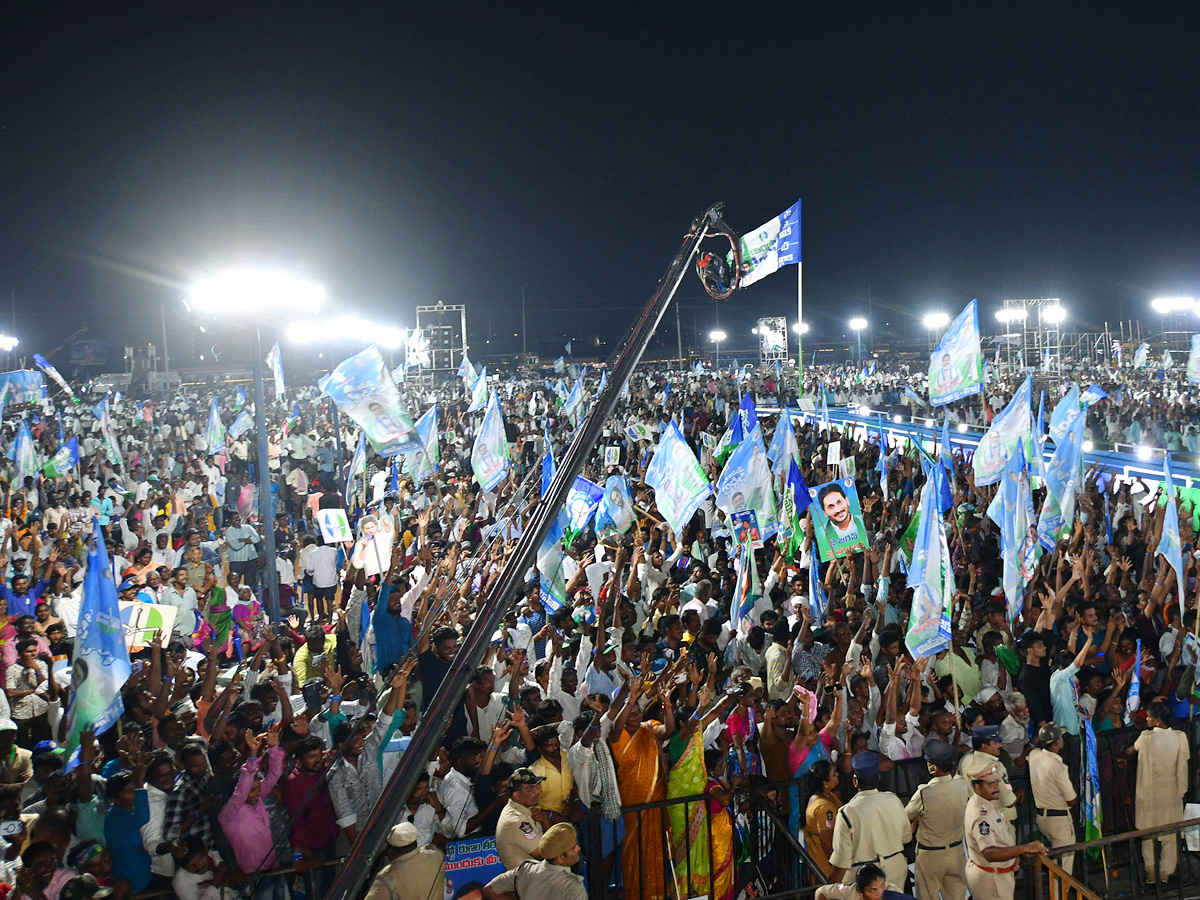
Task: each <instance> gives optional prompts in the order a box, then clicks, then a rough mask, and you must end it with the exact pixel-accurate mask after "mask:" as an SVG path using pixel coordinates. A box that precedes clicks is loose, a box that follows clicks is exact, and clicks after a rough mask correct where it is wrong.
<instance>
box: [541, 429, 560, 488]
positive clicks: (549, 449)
mask: <svg viewBox="0 0 1200 900" xmlns="http://www.w3.org/2000/svg"><path fill="white" fill-rule="evenodd" d="M542 440H543V441H544V442H545V444H546V453H545V455H543V456H542V496H543V497H545V496H546V492H547V491H549V490H550V482H551V481H553V480H554V472H555V470H556V469H557V468H558V466H557V465H556V464H555V462H554V444H552V443H551V442H550V429H549V428H547V429H546V431H545V434H544V435H543V437H542Z"/></svg>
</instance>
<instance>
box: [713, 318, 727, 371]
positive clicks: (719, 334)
mask: <svg viewBox="0 0 1200 900" xmlns="http://www.w3.org/2000/svg"><path fill="white" fill-rule="evenodd" d="M727 337H729V335H727V334H726V333H725V332H723V331H722V330H721V329H720V328H715V329H713V330H712V331H710V332H709V333H708V339H709V340H710V341H712V342H713V343H714V344H716V345H717V362H716V368H718V369H719V368H721V341H723V340H725V338H727Z"/></svg>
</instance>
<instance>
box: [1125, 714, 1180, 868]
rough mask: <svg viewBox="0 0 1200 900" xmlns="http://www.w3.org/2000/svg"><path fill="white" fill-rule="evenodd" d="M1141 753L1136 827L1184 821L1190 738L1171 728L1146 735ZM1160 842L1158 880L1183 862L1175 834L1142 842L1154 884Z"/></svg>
mask: <svg viewBox="0 0 1200 900" xmlns="http://www.w3.org/2000/svg"><path fill="white" fill-rule="evenodd" d="M1133 746H1134V749H1135V750H1137V756H1138V765H1137V792H1136V794H1135V795H1134V802H1135V810H1136V813H1135V815H1136V825H1137V827H1138V828H1139V829H1141V828H1154V827H1156V826H1159V825H1170V824H1171V823H1173V822H1180V821H1183V795H1184V794H1185V793H1187V777H1188V776H1187V764H1188V756H1189V755H1190V754H1189V752H1188V745H1187V736H1186V735H1185V734H1184V733H1183V732H1182V731H1175V730H1174V729H1171V728H1152V729H1150V730H1149V731H1145V732H1142V734H1141V735H1140V736H1139V737H1138V739H1137V740H1136V741H1135V742H1134V744H1133ZM1155 840H1157V841H1158V843H1159V862H1158V879H1157V880H1158V881H1166V880H1167V879H1168V878H1170V877H1171V876H1172V875H1174V874H1175V867H1176V865H1178V863H1179V859H1178V848H1177V846H1176V842H1175V835H1174V834H1173V833H1170V832H1168V833H1167V834H1164V835H1163V836H1162V837H1161V838H1148V839H1146V840H1144V841H1142V862H1143V863H1145V866H1146V878H1147V879H1148V880H1150V881H1154V880H1155V878H1154V841H1155Z"/></svg>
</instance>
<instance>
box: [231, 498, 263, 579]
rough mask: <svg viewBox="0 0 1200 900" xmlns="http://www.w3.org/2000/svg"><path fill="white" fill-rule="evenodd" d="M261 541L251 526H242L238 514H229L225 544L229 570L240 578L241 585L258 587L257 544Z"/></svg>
mask: <svg viewBox="0 0 1200 900" xmlns="http://www.w3.org/2000/svg"><path fill="white" fill-rule="evenodd" d="M260 540H262V539H261V538H260V537H259V535H258V532H257V531H256V530H255V529H254V526H252V525H243V524H242V517H241V515H240V514H239V513H236V512H233V513H230V514H229V527H228V528H226V529H225V543H226V544H228V545H229V570H230V571H231V572H236V573H237V574H238V575H240V576H241V579H242V584H245V585H247V586H249V587H250V588H252V589H253V588H256V587H257V586H258V542H259V541H260Z"/></svg>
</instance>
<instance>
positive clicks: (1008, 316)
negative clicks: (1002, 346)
mask: <svg viewBox="0 0 1200 900" xmlns="http://www.w3.org/2000/svg"><path fill="white" fill-rule="evenodd" d="M1028 315H1029V311H1028V310H1025V309H1007V308H1006V309H998V310H996V319H997V320H998V321H1000V322H1003V323H1004V324H1005V325H1008V324H1010V323H1012V322H1024V321H1025V317H1026V316H1028Z"/></svg>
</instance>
